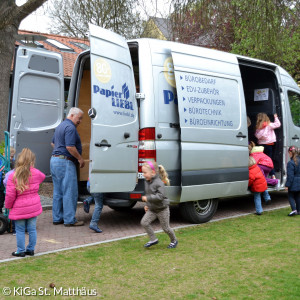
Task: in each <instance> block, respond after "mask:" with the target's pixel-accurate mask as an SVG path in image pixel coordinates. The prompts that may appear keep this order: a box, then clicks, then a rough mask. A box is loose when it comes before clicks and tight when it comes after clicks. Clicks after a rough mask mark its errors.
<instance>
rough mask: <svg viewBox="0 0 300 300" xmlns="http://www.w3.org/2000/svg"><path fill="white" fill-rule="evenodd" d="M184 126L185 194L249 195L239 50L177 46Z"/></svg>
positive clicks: (185, 198)
mask: <svg viewBox="0 0 300 300" xmlns="http://www.w3.org/2000/svg"><path fill="white" fill-rule="evenodd" d="M172 58H173V63H174V72H175V80H176V88H177V96H178V110H179V119H180V129H181V174H182V175H181V176H182V178H181V185H182V192H181V199H180V202H186V201H191V200H201V199H212V198H219V197H226V196H231V195H239V194H241V195H244V194H245V193H246V192H247V189H248V131H247V123H246V119H247V115H246V109H245V101H244V96H243V85H242V82H241V75H240V71H239V67H238V62H237V59H236V57H235V56H233V55H231V54H227V53H222V52H217V51H212V50H209V49H204V48H190V49H189V50H187V51H185V52H180V51H177V50H176V51H172Z"/></svg>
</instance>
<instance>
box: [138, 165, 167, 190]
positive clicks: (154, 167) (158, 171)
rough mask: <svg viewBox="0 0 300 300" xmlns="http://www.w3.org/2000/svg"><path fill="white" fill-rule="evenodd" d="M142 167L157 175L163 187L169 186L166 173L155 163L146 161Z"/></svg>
mask: <svg viewBox="0 0 300 300" xmlns="http://www.w3.org/2000/svg"><path fill="white" fill-rule="evenodd" d="M143 166H145V167H146V168H148V169H149V170H152V171H154V172H155V173H156V174H158V175H159V177H160V179H161V180H162V181H163V183H164V184H165V185H170V180H169V178H168V173H167V171H166V170H165V168H164V167H163V166H162V165H159V166H158V165H157V163H156V162H155V161H146V162H145V163H144V164H143Z"/></svg>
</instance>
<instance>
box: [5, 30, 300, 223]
mask: <svg viewBox="0 0 300 300" xmlns="http://www.w3.org/2000/svg"><path fill="white" fill-rule="evenodd" d="M90 44H91V48H90V50H88V51H85V52H82V53H81V54H80V55H79V56H78V59H77V61H76V64H75V66H74V71H73V75H72V80H71V84H70V90H69V98H68V108H70V107H72V106H77V107H79V108H81V109H82V110H83V111H84V112H85V116H84V120H83V122H82V124H81V125H80V126H79V127H78V131H79V134H80V136H81V140H82V144H83V157H84V159H85V160H86V161H87V162H89V163H87V164H86V167H85V168H84V169H80V170H79V178H80V180H81V181H86V180H87V178H88V177H89V178H90V182H91V191H92V192H104V193H105V202H106V204H108V205H109V206H110V207H112V208H114V209H128V208H131V207H133V206H134V205H135V203H136V201H139V200H141V196H142V194H143V189H144V186H143V178H142V173H141V165H142V163H143V162H144V161H146V160H152V159H154V160H156V161H157V162H158V163H159V164H162V165H164V167H165V168H166V170H167V171H168V173H169V177H170V181H171V186H170V187H166V190H167V192H168V196H169V198H170V199H171V200H172V203H174V204H180V209H181V211H182V213H183V215H184V217H185V218H187V219H188V220H189V221H191V222H193V223H201V222H206V221H208V220H210V219H211V218H212V217H213V215H214V213H215V211H216V209H217V205H218V200H217V199H218V198H224V197H232V196H238V195H245V194H247V193H249V192H248V142H249V140H253V139H254V132H255V122H256V115H257V113H259V112H265V113H267V114H268V115H269V116H270V118H271V121H272V120H273V119H272V118H273V115H274V113H277V114H278V116H279V119H280V121H281V124H282V126H281V127H280V128H279V129H277V130H276V136H277V143H276V147H275V153H274V157H275V159H274V168H275V171H276V177H277V178H279V179H280V180H281V187H282V188H283V187H284V182H285V179H286V164H287V160H288V154H287V147H288V146H290V145H296V146H298V147H299V146H300V140H299V139H300V116H299V107H300V89H299V88H298V86H297V85H296V83H295V82H294V80H293V79H292V77H291V76H290V75H289V74H288V73H287V72H286V71H285V70H283V69H282V68H281V67H279V66H277V65H275V64H273V63H269V62H264V61H260V60H256V59H252V58H247V57H242V56H238V55H234V54H230V53H225V52H220V51H216V50H211V49H206V48H201V47H195V46H190V45H184V44H180V43H174V42H168V41H161V40H154V39H137V40H130V41H126V40H125V39H123V38H122V37H121V36H119V35H117V34H115V33H113V32H110V31H108V30H104V29H102V28H100V27H97V26H94V25H90ZM15 70H16V71H15V75H14V82H15V85H14V89H13V98H12V101H11V113H10V116H11V117H10V121H9V131H10V135H11V145H12V146H14V147H15V148H16V149H17V152H19V151H20V150H21V149H22V148H23V147H25V146H27V147H30V148H31V149H33V151H35V152H36V154H37V167H38V168H40V169H42V170H43V171H44V172H46V173H47V172H48V173H47V174H49V160H50V155H51V150H52V149H51V147H50V141H51V138H52V135H53V131H54V129H55V127H56V126H57V125H58V124H59V123H60V122H61V121H62V119H63V109H64V100H63V84H62V82H63V66H62V60H61V57H60V56H59V55H58V54H55V53H51V52H49V51H44V50H41V49H33V48H24V47H19V49H18V54H17V59H16V68H15ZM291 107H292V110H291ZM88 115H89V116H90V117H88ZM247 115H248V116H249V117H250V119H251V122H252V125H251V126H250V127H249V128H247ZM47 168H48V170H47ZM269 190H270V191H272V190H274V188H271V187H270V188H269Z"/></svg>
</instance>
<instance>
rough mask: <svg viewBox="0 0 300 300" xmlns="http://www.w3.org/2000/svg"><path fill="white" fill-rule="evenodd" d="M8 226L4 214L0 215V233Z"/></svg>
mask: <svg viewBox="0 0 300 300" xmlns="http://www.w3.org/2000/svg"><path fill="white" fill-rule="evenodd" d="M7 228H8V219H7V218H6V217H5V216H4V215H2V214H1V215H0V234H3V233H4V232H5V231H6V230H7Z"/></svg>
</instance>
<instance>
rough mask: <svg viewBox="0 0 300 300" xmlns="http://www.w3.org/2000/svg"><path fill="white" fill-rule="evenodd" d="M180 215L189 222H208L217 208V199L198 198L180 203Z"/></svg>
mask: <svg viewBox="0 0 300 300" xmlns="http://www.w3.org/2000/svg"><path fill="white" fill-rule="evenodd" d="M179 207H180V212H181V215H182V216H183V217H184V218H185V219H186V220H187V221H189V222H191V223H195V224H199V223H205V222H208V221H209V220H210V219H211V218H212V217H213V216H214V214H215V212H216V210H217V208H218V199H208V200H198V201H190V202H184V203H180V205H179Z"/></svg>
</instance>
